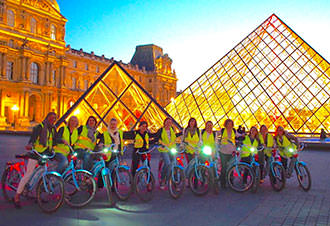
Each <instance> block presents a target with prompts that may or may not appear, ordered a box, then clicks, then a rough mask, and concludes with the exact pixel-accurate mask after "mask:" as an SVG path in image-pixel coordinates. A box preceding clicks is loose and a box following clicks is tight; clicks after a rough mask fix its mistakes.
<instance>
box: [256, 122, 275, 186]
mask: <svg viewBox="0 0 330 226" xmlns="http://www.w3.org/2000/svg"><path fill="white" fill-rule="evenodd" d="M259 141H260V144H261V145H263V146H264V147H265V149H264V150H263V151H260V152H258V154H259V161H258V162H259V164H260V171H261V178H262V179H261V180H260V183H263V182H264V179H263V178H265V175H264V165H265V158H266V161H268V158H270V157H271V155H272V150H271V149H272V148H273V147H274V137H273V136H272V135H271V134H270V133H268V128H267V126H266V125H262V126H261V127H260V133H259Z"/></svg>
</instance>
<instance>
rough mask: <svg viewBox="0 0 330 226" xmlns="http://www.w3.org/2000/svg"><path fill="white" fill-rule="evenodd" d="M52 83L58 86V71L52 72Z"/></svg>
mask: <svg viewBox="0 0 330 226" xmlns="http://www.w3.org/2000/svg"><path fill="white" fill-rule="evenodd" d="M52 83H53V85H56V70H54V71H53V72H52Z"/></svg>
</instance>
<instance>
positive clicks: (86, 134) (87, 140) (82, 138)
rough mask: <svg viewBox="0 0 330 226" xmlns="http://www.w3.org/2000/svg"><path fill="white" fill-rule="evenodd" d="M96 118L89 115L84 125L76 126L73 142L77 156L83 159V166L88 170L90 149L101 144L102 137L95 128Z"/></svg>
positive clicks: (90, 159) (89, 167)
mask: <svg viewBox="0 0 330 226" xmlns="http://www.w3.org/2000/svg"><path fill="white" fill-rule="evenodd" d="M96 128H97V120H96V118H95V117H94V116H89V117H88V119H87V121H86V125H82V126H80V127H79V128H78V140H77V141H76V143H75V146H74V149H75V150H76V152H77V154H78V156H77V157H78V158H79V159H81V160H83V168H84V169H85V170H90V169H91V168H92V165H93V161H92V158H91V154H90V151H94V150H95V149H96V148H99V147H100V146H102V143H101V142H99V141H100V140H101V139H102V137H103V136H102V134H101V133H100V132H98V131H97V130H96Z"/></svg>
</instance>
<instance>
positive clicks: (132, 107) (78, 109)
mask: <svg viewBox="0 0 330 226" xmlns="http://www.w3.org/2000/svg"><path fill="white" fill-rule="evenodd" d="M72 115H76V116H77V117H78V119H79V122H80V124H83V125H85V123H86V121H87V118H88V117H89V116H91V115H93V116H95V117H96V118H97V119H98V122H99V125H98V129H99V130H101V131H104V130H106V128H107V125H108V122H109V121H110V119H111V118H116V119H117V120H118V126H119V127H120V128H121V129H122V130H125V131H128V130H132V129H135V128H136V127H137V125H138V123H139V122H140V121H147V122H148V124H149V129H150V131H152V132H156V130H157V129H158V128H160V127H161V126H162V125H163V121H164V119H165V118H166V117H171V116H170V115H169V114H168V113H167V112H166V111H165V110H164V109H163V108H162V107H161V106H160V105H159V104H158V103H157V102H156V101H155V100H154V99H153V98H152V97H151V96H150V95H149V94H148V92H146V91H145V90H144V89H143V88H142V87H141V85H140V84H138V83H137V82H136V81H135V80H134V78H133V77H132V76H131V75H129V74H128V73H127V72H126V71H125V69H124V68H122V67H121V66H120V64H118V63H117V62H114V63H112V64H111V65H110V66H109V68H108V69H107V70H106V71H105V72H104V73H103V74H102V75H100V77H99V78H98V79H97V80H96V81H95V82H94V84H93V85H92V86H91V87H90V88H89V89H88V90H87V91H86V92H85V93H84V94H83V95H82V96H81V97H80V98H79V99H78V100H77V101H76V103H75V104H74V105H73V106H72V107H71V108H70V109H69V110H68V111H67V112H66V113H65V114H64V115H63V116H62V117H61V118H60V119H59V120H58V122H57V123H56V126H60V125H61V124H63V123H64V122H65V121H67V120H68V119H69V118H70V117H71V116H72ZM173 121H174V126H175V127H176V129H181V127H180V125H179V124H178V123H177V122H175V120H173Z"/></svg>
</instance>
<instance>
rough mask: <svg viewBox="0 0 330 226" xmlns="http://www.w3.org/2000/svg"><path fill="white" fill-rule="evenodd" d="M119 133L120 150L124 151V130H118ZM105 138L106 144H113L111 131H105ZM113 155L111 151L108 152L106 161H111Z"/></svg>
mask: <svg viewBox="0 0 330 226" xmlns="http://www.w3.org/2000/svg"><path fill="white" fill-rule="evenodd" d="M118 133H119V139H120V152H121V153H123V150H124V143H123V131H121V130H118ZM103 138H104V145H111V144H112V139H111V136H110V133H109V132H108V131H105V132H104V133H103ZM111 155H112V152H111V151H110V152H108V153H107V154H106V156H107V159H106V161H109V160H110V159H111Z"/></svg>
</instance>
